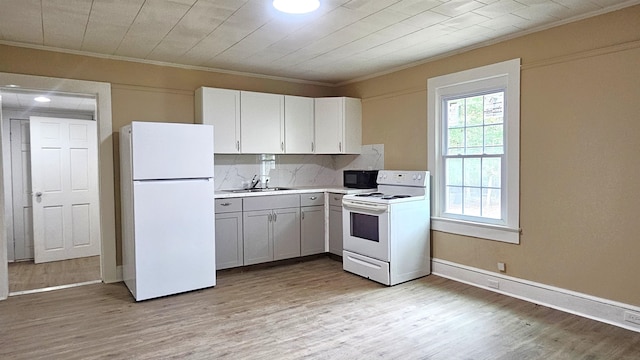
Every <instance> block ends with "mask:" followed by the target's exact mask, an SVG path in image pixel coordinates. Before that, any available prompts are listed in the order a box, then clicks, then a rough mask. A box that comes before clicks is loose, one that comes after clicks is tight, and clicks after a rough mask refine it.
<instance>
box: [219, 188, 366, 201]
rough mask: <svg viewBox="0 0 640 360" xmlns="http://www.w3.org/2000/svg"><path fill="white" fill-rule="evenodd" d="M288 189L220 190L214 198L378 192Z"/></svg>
mask: <svg viewBox="0 0 640 360" xmlns="http://www.w3.org/2000/svg"><path fill="white" fill-rule="evenodd" d="M288 188H290V189H291V190H277V191H257V192H237V193H234V192H230V191H224V190H218V191H216V192H215V194H214V198H216V199H229V198H240V197H250V196H270V195H288V194H308V193H314V192H328V193H335V194H359V193H366V192H372V191H375V190H376V189H353V188H346V187H342V186H336V185H325V186H295V187H288Z"/></svg>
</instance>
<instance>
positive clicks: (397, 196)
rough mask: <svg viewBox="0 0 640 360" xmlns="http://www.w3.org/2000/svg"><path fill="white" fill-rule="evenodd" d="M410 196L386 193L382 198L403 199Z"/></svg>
mask: <svg viewBox="0 0 640 360" xmlns="http://www.w3.org/2000/svg"><path fill="white" fill-rule="evenodd" d="M408 197H411V195H385V196H383V197H382V199H384V200H393V199H402V198H408Z"/></svg>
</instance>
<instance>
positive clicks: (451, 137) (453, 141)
mask: <svg viewBox="0 0 640 360" xmlns="http://www.w3.org/2000/svg"><path fill="white" fill-rule="evenodd" d="M463 148H464V128H457V129H449V130H448V131H447V154H448V155H452V154H453V155H456V154H464V149H463Z"/></svg>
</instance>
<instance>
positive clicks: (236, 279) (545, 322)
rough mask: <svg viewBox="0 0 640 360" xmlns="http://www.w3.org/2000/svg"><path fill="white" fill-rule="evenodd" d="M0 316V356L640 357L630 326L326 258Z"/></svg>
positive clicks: (52, 296)
mask: <svg viewBox="0 0 640 360" xmlns="http://www.w3.org/2000/svg"><path fill="white" fill-rule="evenodd" d="M0 324H1V326H0V358H1V359H36V358H38V359H39V358H47V359H94V358H110V359H167V358H174V359H270V360H275V359H302V358H306V359H447V360H451V359H454V360H455V359H518V360H521V359H638V358H640V333H635V332H632V331H628V330H624V329H621V328H617V327H614V326H611V325H607V324H603V323H600V322H597V321H593V320H589V319H586V318H581V317H578V316H575V315H571V314H567V313H563V312H560V311H557V310H553V309H549V308H546V307H544V306H538V305H534V304H531V303H528V302H525V301H522V300H518V299H514V298H510V297H507V296H503V295H500V294H496V293H493V292H490V291H487V290H483V289H479V288H475V287H472V286H469V285H465V284H462V283H457V282H454V281H451V280H447V279H443V278H440V277H437V276H434V275H430V276H427V277H424V278H421V279H418V280H414V281H411V282H408V283H404V284H400V285H396V286H394V287H385V286H382V285H379V284H377V283H374V282H372V281H369V280H366V279H363V278H361V277H358V276H355V275H353V274H349V273H346V272H344V271H343V270H342V264H341V263H339V262H336V261H333V260H331V259H328V258H320V259H316V260H313V261H307V262H302V263H296V264H290V265H282V266H277V267H269V268H261V269H257V270H255V269H252V270H250V271H237V270H235V271H226V272H219V274H218V284H217V286H216V287H215V288H212V289H206V290H200V291H193V292H190V293H186V294H181V295H175V296H169V297H164V298H160V299H155V300H149V301H144V302H140V303H135V302H134V300H133V297H132V296H131V295H130V294H129V292H128V290H127V289H126V287H125V286H124V285H123V284H122V283H119V284H96V285H88V286H82V287H76V288H71V289H64V290H58V291H52V292H48V293H39V294H30V295H21V296H15V297H10V298H9V299H8V300H6V301H3V302H0Z"/></svg>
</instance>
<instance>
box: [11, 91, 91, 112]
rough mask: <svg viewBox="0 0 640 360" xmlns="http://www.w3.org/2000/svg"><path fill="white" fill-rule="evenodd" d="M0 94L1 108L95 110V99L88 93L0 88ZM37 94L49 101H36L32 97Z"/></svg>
mask: <svg viewBox="0 0 640 360" xmlns="http://www.w3.org/2000/svg"><path fill="white" fill-rule="evenodd" d="M0 96H1V97H2V109H14V110H30V111H42V112H71V113H79V114H94V113H95V111H96V99H95V97H94V96H88V95H80V94H66V93H52V92H40V91H35V90H34V91H31V90H21V89H9V88H0ZM38 96H46V97H48V98H49V99H51V101H50V102H46V103H42V102H37V101H35V100H34V99H35V98H36V97H38Z"/></svg>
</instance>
